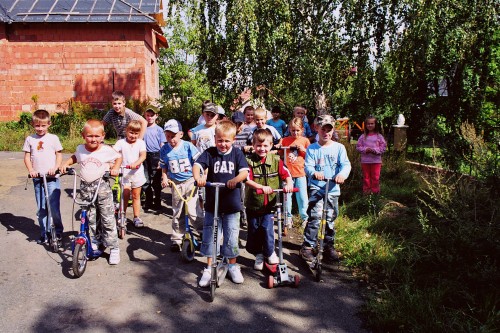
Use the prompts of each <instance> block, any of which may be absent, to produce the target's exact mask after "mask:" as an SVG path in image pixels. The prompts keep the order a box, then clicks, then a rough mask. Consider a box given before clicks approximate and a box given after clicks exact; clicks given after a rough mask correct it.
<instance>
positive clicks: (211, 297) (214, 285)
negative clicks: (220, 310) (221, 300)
mask: <svg viewBox="0 0 500 333" xmlns="http://www.w3.org/2000/svg"><path fill="white" fill-rule="evenodd" d="M215 288H216V284H215V283H210V302H213V301H214V299H215Z"/></svg>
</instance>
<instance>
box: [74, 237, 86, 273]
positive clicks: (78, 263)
mask: <svg viewBox="0 0 500 333" xmlns="http://www.w3.org/2000/svg"><path fill="white" fill-rule="evenodd" d="M72 268H73V275H74V276H75V277H76V278H79V277H80V276H82V275H83V273H85V269H86V268H87V244H86V243H85V244H76V245H75V249H74V250H73V263H72Z"/></svg>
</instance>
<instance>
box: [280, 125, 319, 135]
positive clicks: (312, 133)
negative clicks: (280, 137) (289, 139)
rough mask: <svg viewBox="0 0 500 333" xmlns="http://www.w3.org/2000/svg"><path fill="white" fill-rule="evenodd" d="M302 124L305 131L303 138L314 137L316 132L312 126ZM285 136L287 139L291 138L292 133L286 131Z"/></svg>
mask: <svg viewBox="0 0 500 333" xmlns="http://www.w3.org/2000/svg"><path fill="white" fill-rule="evenodd" d="M302 124H303V125H304V131H303V132H302V136H304V137H306V138H310V137H311V136H313V135H314V132H313V131H312V130H311V126H310V125H309V123H306V122H303V123H302ZM284 135H285V137H286V136H290V131H288V128H287V129H286V131H285V134H284Z"/></svg>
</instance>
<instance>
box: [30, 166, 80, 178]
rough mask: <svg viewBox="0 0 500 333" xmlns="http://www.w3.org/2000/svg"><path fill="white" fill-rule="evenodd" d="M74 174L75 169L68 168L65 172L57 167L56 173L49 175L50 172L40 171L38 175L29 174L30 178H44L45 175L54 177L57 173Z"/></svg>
mask: <svg viewBox="0 0 500 333" xmlns="http://www.w3.org/2000/svg"><path fill="white" fill-rule="evenodd" d="M74 174H75V169H73V168H67V169H66V172H65V173H62V172H61V170H59V169H57V170H56V173H55V174H54V175H49V174H48V173H45V174H41V173H39V174H38V176H37V177H31V175H30V174H28V178H43V176H45V177H47V178H54V176H55V175H74Z"/></svg>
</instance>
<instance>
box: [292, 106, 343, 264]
mask: <svg viewBox="0 0 500 333" xmlns="http://www.w3.org/2000/svg"><path fill="white" fill-rule="evenodd" d="M315 124H316V125H317V127H316V128H317V130H318V142H316V143H313V144H311V145H310V146H309V147H308V148H307V151H306V158H305V168H306V175H307V177H308V178H309V191H310V192H309V203H308V207H307V215H308V216H309V219H308V223H307V225H306V227H305V229H304V242H303V243H302V248H301V250H300V255H301V256H302V258H304V259H305V260H306V261H313V260H314V252H313V248H314V246H315V245H316V240H317V237H318V229H319V225H320V220H321V215H322V210H323V198H324V196H325V190H324V189H325V185H326V182H325V181H324V180H325V179H332V180H331V181H330V185H329V186H330V188H329V191H328V194H327V195H328V199H327V200H328V203H327V205H328V209H327V210H326V221H327V224H326V230H325V247H324V250H323V254H324V257H325V260H330V261H338V260H339V256H338V254H337V251H335V248H334V237H335V229H334V223H335V220H336V219H337V216H338V212H339V207H338V205H339V201H338V200H339V195H340V187H339V184H343V183H344V181H345V179H346V178H347V177H348V176H349V173H350V171H351V162H349V158H348V157H347V152H346V149H345V147H344V145H343V144H341V143H338V142H335V141H333V140H332V136H333V133H334V131H335V130H334V125H335V120H334V119H333V117H332V116H330V115H322V116H318V117H317V118H316V120H315Z"/></svg>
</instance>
